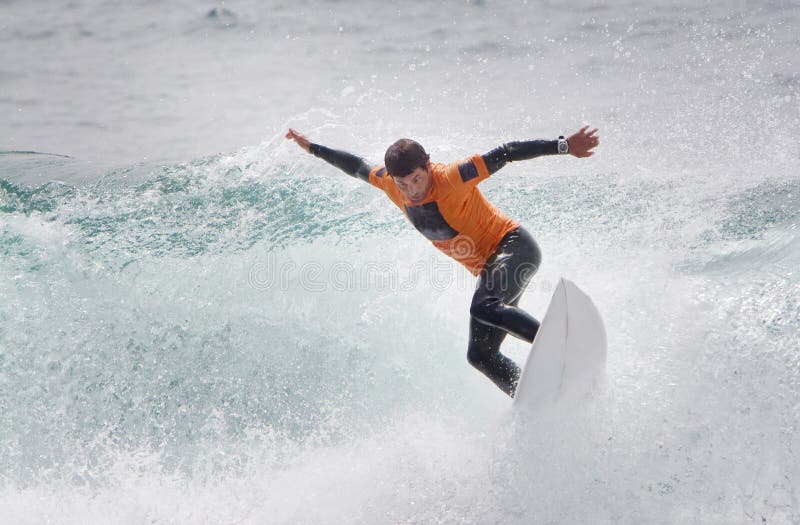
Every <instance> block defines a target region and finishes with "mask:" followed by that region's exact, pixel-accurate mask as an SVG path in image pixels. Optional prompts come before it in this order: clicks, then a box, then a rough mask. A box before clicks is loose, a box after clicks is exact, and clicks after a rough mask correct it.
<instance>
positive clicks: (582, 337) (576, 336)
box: [514, 278, 606, 410]
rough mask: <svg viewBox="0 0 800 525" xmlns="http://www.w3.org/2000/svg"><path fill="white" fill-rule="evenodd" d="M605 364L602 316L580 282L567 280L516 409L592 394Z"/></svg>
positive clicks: (528, 365)
mask: <svg viewBox="0 0 800 525" xmlns="http://www.w3.org/2000/svg"><path fill="white" fill-rule="evenodd" d="M605 362H606V330H605V327H604V326H603V319H602V318H601V317H600V312H598V311H597V308H596V307H595V305H594V303H593V302H592V300H591V299H590V298H589V296H588V295H586V294H585V293H584V292H583V291H581V290H580V288H578V287H577V286H576V285H575V283H573V282H572V281H569V280H567V279H563V278H562V279H561V280H560V281H559V283H558V286H557V287H556V290H555V292H553V298H552V299H551V300H550V306H549V307H548V308H547V313H546V314H545V316H544V319H543V320H542V324H541V326H540V327H539V331H538V332H537V333H536V338H535V339H534V341H533V345H531V352H530V354H529V355H528V359H527V360H526V362H525V368H524V369H523V371H522V376H521V377H520V380H519V384H518V385H517V391H516V394H515V397H514V408H515V409H517V410H533V409H536V408H537V407H539V406H541V405H542V404H544V403H548V402H553V401H555V400H557V399H559V398H562V397H565V396H571V395H576V396H580V395H584V394H586V393H588V392H590V391H591V389H592V386H593V385H594V382H595V378H596V377H597V376H598V374H599V373H600V372H601V371H602V370H603V368H604V367H605Z"/></svg>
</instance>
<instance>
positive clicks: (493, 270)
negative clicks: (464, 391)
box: [467, 226, 542, 397]
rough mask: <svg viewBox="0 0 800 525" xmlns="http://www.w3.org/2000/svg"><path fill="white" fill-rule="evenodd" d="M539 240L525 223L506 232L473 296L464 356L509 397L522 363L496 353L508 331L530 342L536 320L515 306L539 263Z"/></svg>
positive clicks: (512, 392) (514, 388)
mask: <svg viewBox="0 0 800 525" xmlns="http://www.w3.org/2000/svg"><path fill="white" fill-rule="evenodd" d="M541 260H542V255H541V251H540V250H539V245H538V244H536V241H535V240H534V238H533V237H532V236H531V234H530V233H528V231H527V230H526V229H524V228H523V227H521V226H520V227H519V228H517V229H515V230H512V231H510V232H509V233H507V234H506V235H505V236H504V237H503V239H502V240H501V241H500V244H499V245H498V246H497V249H496V250H495V252H494V253H493V254H492V256H491V257H489V259H488V260H487V261H486V264H485V265H484V267H483V269H482V270H481V273H480V275H479V276H478V283H477V286H476V289H475V295H473V297H472V305H471V306H470V315H471V318H470V323H469V331H470V338H469V348H468V350H467V359H468V360H469V362H470V364H471V365H472V366H474V367H475V368H477V369H478V370H480V371H481V372H483V373H484V374H485V375H486V376H487V377H488V378H489V379H491V380H492V381H493V382H494V383H495V384H496V385H497V386H498V387H500V389H501V390H502V391H503V392H505V393H506V394H508V395H509V396H511V397H514V391H515V390H516V388H517V382H518V380H519V374H520V369H519V367H518V366H517V365H516V364H515V363H514V361H512V360H511V359H509V358H508V357H506V356H504V355H503V354H501V353H500V344H501V343H502V342H503V339H505V336H506V333H509V334H511V335H513V336H515V337H518V338H520V339H523V340H525V341H527V342H529V343H530V342H533V338H534V337H535V336H536V332H537V331H538V330H539V321H537V320H536V319H535V318H534V317H533V316H531V315H530V314H529V313H527V312H526V311H524V310H522V309H521V308H519V307H518V306H517V304H518V303H519V299H520V297H521V296H522V292H523V291H524V290H525V287H526V286H527V285H528V282H529V281H530V280H531V278H532V277H533V275H534V274H535V273H536V271H537V270H538V269H539V265H540V263H541Z"/></svg>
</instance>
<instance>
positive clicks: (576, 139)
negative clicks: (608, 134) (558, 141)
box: [567, 126, 600, 157]
mask: <svg viewBox="0 0 800 525" xmlns="http://www.w3.org/2000/svg"><path fill="white" fill-rule="evenodd" d="M587 129H589V126H583V127H582V128H581V129H579V130H578V131H577V133H573V134H572V135H570V136H569V137H567V144H569V154H570V155H574V156H576V157H591V156H592V155H594V151H592V150H594V148H596V147H597V145H598V144H600V136H599V135H598V134H597V128H594V129H593V130H591V131H589V132H587V131H586V130H587Z"/></svg>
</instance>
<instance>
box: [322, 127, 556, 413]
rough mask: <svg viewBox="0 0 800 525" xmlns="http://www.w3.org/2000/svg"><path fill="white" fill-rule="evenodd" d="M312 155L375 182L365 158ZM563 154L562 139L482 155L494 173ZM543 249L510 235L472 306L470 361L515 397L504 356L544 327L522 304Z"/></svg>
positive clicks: (523, 233) (514, 371)
mask: <svg viewBox="0 0 800 525" xmlns="http://www.w3.org/2000/svg"><path fill="white" fill-rule="evenodd" d="M311 153H313V154H314V155H316V156H317V157H319V158H321V159H323V160H325V161H327V162H328V163H330V164H332V165H334V166H336V167H337V168H339V169H341V170H342V171H344V172H345V173H347V174H349V175H352V176H354V177H357V178H359V179H362V180H364V181H368V180H369V173H370V171H371V169H372V166H370V165H369V164H367V163H366V162H365V161H364V159H362V158H361V157H358V156H356V155H353V154H351V153H347V152H345V151H340V150H334V149H331V148H327V147H325V146H321V145H319V144H311ZM557 153H558V141H557V140H530V141H522V142H509V143H506V144H503V145H502V146H500V147H497V148H495V149H493V150H492V151H490V152H489V153H486V154H484V155H482V158H483V160H484V162H485V163H486V167H487V169H488V170H489V172H490V173H494V172H496V171H497V170H499V169H500V168H502V167H503V166H505V165H506V163H508V162H511V161H515V160H526V159H532V158H535V157H539V156H542V155H555V154H557ZM541 258H542V256H541V251H540V250H539V246H538V245H537V244H536V241H535V240H534V239H533V237H532V236H531V234H530V233H528V231H527V230H526V229H525V228H523V227H522V226H519V227H518V228H516V229H514V230H512V231H510V232H508V233H507V234H506V235H505V236H504V237H503V238H502V239H501V241H500V243H499V244H498V246H497V248H496V249H495V251H494V253H493V254H492V255H491V257H489V259H487V261H486V263H485V265H484V266H483V268H482V270H481V272H480V275H478V282H477V285H476V287H475V294H474V295H473V297H472V304H471V305H470V326H469V332H470V334H469V335H470V336H469V346H468V349H467V359H468V360H469V362H470V364H472V366H474V367H475V368H477V369H478V370H480V371H481V372H483V373H484V374H485V375H486V376H487V377H488V378H489V379H491V380H492V381H493V382H494V383H495V384H496V385H497V386H498V387H499V388H500V389H501V390H502V391H503V392H505V393H506V394H508V395H509V396H511V397H513V396H514V392H515V390H516V388H517V382H518V380H519V374H520V368H519V367H518V366H517V365H516V363H514V361H512V360H511V359H509V358H508V357H506V356H504V355H503V354H502V353H500V344H501V343H502V342H503V339H505V336H506V334H507V333H508V334H511V335H513V336H515V337H518V338H520V339H523V340H525V341H527V342H532V341H533V338H534V336H535V335H536V332H537V331H538V329H539V321H537V320H536V319H535V318H534V317H533V316H531V315H530V314H529V313H527V312H525V311H524V310H522V309H521V308H519V307H518V306H517V304H518V303H519V299H520V297H521V296H522V292H523V291H524V290H525V287H526V286H527V285H528V282H529V281H530V279H531V278H532V277H533V275H534V274H535V273H536V271H537V270H538V269H539V265H540V264H541Z"/></svg>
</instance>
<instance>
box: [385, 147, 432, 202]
mask: <svg viewBox="0 0 800 525" xmlns="http://www.w3.org/2000/svg"><path fill="white" fill-rule="evenodd" d="M383 161H384V163H385V164H386V171H387V172H389V175H391V176H392V179H393V180H394V182H395V184H396V185H397V187H398V188H400V191H402V192H403V193H404V194H405V196H406V197H408V199H409V200H410V201H411V202H422V201H423V200H425V196H426V195H427V194H428V191H430V189H431V185H432V184H433V178H432V177H431V173H430V170H429V169H428V168H429V165H430V155H428V154H427V153H425V149H424V148H423V147H422V146H421V145H420V143H419V142H416V141H413V140H411V139H400V140H398V141H397V142H395V143H394V144H392V145H391V146H389V149H387V150H386V155H384V157H383Z"/></svg>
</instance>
